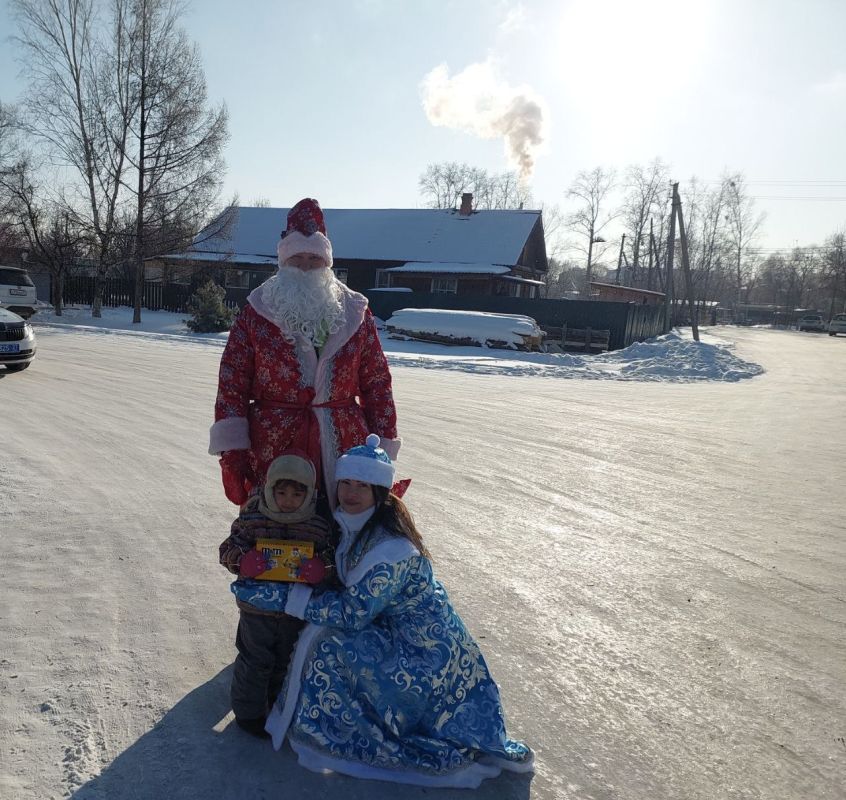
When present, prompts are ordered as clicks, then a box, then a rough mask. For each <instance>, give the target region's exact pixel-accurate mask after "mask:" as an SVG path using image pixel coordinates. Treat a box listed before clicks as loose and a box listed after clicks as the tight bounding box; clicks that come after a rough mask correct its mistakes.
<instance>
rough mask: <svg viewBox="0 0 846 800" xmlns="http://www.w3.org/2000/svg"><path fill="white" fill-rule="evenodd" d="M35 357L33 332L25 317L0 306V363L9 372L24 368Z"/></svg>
mask: <svg viewBox="0 0 846 800" xmlns="http://www.w3.org/2000/svg"><path fill="white" fill-rule="evenodd" d="M33 358H35V332H34V331H33V330H32V325H30V324H29V323H28V322H27V321H26V320H25V319H23V318H22V317H19V316H18V315H17V314H15V313H14V312H13V311H9V310H8V309H7V308H0V364H3V365H4V366H5V367H6V370H7V371H9V372H18V371H19V370H22V369H26V368H27V367H28V366H29V365H30V364H31V363H32V359H33Z"/></svg>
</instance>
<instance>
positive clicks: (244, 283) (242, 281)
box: [226, 269, 250, 289]
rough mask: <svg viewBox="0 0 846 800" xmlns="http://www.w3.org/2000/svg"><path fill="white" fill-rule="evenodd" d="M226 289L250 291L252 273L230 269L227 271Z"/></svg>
mask: <svg viewBox="0 0 846 800" xmlns="http://www.w3.org/2000/svg"><path fill="white" fill-rule="evenodd" d="M226 288H227V289H249V288H250V273H249V271H248V270H245V269H228V270H226Z"/></svg>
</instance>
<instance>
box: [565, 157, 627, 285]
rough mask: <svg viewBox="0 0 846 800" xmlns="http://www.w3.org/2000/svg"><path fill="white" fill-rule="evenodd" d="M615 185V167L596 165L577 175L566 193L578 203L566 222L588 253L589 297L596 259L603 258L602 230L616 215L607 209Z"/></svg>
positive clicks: (584, 251) (582, 249)
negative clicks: (606, 167) (597, 246)
mask: <svg viewBox="0 0 846 800" xmlns="http://www.w3.org/2000/svg"><path fill="white" fill-rule="evenodd" d="M615 185H616V183H615V173H614V170H611V169H604V168H603V167H596V168H595V169H592V170H590V171H589V172H585V171H583V172H580V173H579V174H578V175H576V178H575V180H574V181H573V183H572V184H571V185H570V188H569V189H568V190H567V197H568V198H570V199H571V200H574V201H575V202H576V204H577V205H576V209H575V210H574V211H572V212H571V213H570V214H569V216H568V217H567V225H568V227H569V228H570V229H571V230H574V231H575V232H576V236H577V241H576V244H575V248H576V249H577V250H579V251H580V252H582V253H584V254H585V256H586V257H587V263H586V266H585V287H584V288H585V291H586V292H587V296H588V297H589V296H590V282H591V280H592V278H593V274H592V273H593V264H594V260H595V258H600V257H601V255H602V252H603V251H604V249H605V248H604V245H605V240H604V239H603V238H602V237H601V236H600V234H601V233H602V231H603V230H604V229H605V226H606V225H608V223H609V222H611V220H613V219H614V218H615V217H616V216H617V213H616V212H615V211H608V210H607V209H606V205H607V202H608V197H609V195H610V193H611V191H612V190H613V189H614V187H615ZM597 244H598V245H600V247H599V248H596V245H597Z"/></svg>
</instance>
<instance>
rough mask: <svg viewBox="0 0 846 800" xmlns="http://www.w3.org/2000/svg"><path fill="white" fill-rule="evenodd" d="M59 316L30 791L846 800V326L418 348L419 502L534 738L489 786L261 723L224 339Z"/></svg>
mask: <svg viewBox="0 0 846 800" xmlns="http://www.w3.org/2000/svg"><path fill="white" fill-rule="evenodd" d="M40 316H41V315H40V314H39V315H37V316H36V318H35V320H36V325H37V328H36V333H37V336H38V345H39V350H38V354H37V356H36V358H35V361H34V362H33V365H32V366H31V367H30V369H28V370H25V371H23V372H18V373H6V372H4V371H3V370H2V369H0V408H2V426H0V436H2V442H3V446H2V454H3V458H2V460H0V531H2V541H3V560H4V570H3V581H2V584H0V643H2V647H0V798H3V800H6V798H9V800H45V799H47V798H63V797H73V798H74V800H123V798H127V799H128V798H132V800H163V799H166V800H195V798H196V799H198V800H199V799H200V798H202V799H203V800H205V799H206V798H215V800H236V799H238V800H240V798H264V800H276V799H277V798H278V799H279V800H313V798H324V799H325V800H365V799H366V800H394V798H400V797H401V798H403V800H406V799H408V798H410V800H432V799H433V798H437V800H468V798H470V797H471V796H472V798H473V799H474V800H811V799H813V800H842V798H843V787H844V785H846V695H844V692H843V687H844V685H846V593H844V582H843V576H844V574H846V528H844V516H846V515H844V499H843V498H844V495H843V483H844V479H846V461H844V456H843V454H844V453H845V452H846V415H844V414H843V398H844V394H845V393H846V349H844V348H846V339H843V338H839V339H834V338H829V337H828V336H825V335H822V336H818V335H813V334H799V333H796V332H791V331H771V330H748V329H729V328H721V329H715V330H712V331H711V335H712V336H713V335H714V334H716V336H715V337H714V338H713V339H712V340H711V341H710V342H703V343H702V344H701V345H700V346H699V350H701V349H702V347H703V346H705V345H706V344H709V345H710V346H712V347H715V348H717V349H719V350H721V351H723V352H725V353H727V354H731V355H733V357H735V358H738V359H741V360H742V361H743V362H744V363H747V364H753V363H757V364H761V365H762V367H765V368H766V372H764V373H762V374H760V375H759V376H758V377H756V378H755V380H745V381H740V382H730V381H725V380H720V379H711V380H705V379H703V378H701V377H700V378H697V379H696V381H695V382H691V381H690V380H689V378H684V379H680V380H675V379H668V376H667V375H661V374H659V375H658V376H656V377H655V378H654V379H651V380H640V379H632V378H631V376H629V377H627V378H626V379H625V380H622V381H621V380H568V381H561V380H554V379H553V378H554V377H560V376H561V375H567V377H573V375H572V374H570V371H569V368H567V367H565V366H563V365H561V364H559V365H558V366H557V367H552V366H550V365H549V364H547V365H544V366H543V368H542V369H541V368H540V367H539V366H538V365H536V364H534V363H533V362H532V361H531V360H525V358H524V356H526V355H528V354H513V353H510V352H508V353H504V355H505V356H506V357H507V360H503V361H500V362H498V363H499V364H500V365H504V364H510V365H512V369H511V370H510V371H509V370H508V369H505V368H503V371H501V372H495V371H492V372H489V373H487V374H477V373H475V372H474V371H473V370H472V369H469V368H467V367H468V366H470V365H472V364H474V363H478V362H473V361H471V360H469V356H462V355H459V356H457V357H455V358H453V357H452V356H450V355H449V353H450V352H451V350H450V349H449V348H436V347H434V346H433V347H428V346H427V347H423V348H419V349H418V352H416V353H412V351H410V350H407V351H403V352H402V353H400V352H399V351H397V350H395V349H394V350H392V351H391V353H390V358H391V362H392V373H393V380H394V392H395V397H396V400H397V406H398V414H399V427H400V433H401V435H402V437H403V446H402V450H401V452H400V458H399V460H398V462H397V466H398V470H399V473H400V474H401V476H402V477H411V478H413V483H412V485H411V489H410V490H409V492H408V494H407V495H406V499H407V501H408V503H409V506H410V508H411V510H412V512H413V513H414V515H415V519H416V521H417V524H418V526H419V527H420V529H421V531H422V532H423V535H424V537H425V538H426V540H427V545H428V546H429V548H430V549H431V551H432V553H433V559H434V562H433V563H434V568H435V570H436V573H437V575H438V577H439V579H440V580H441V581H442V582H443V583H444V585H445V586H446V588H447V591H448V592H449V595H450V598H451V600H452V602H453V604H454V605H455V607H456V609H457V610H458V612H459V613H460V614H461V615H462V617H463V618H464V620H465V622H466V623H467V625H468V627H469V629H470V630H471V631H472V632H473V634H474V635H475V636H476V638H477V640H478V642H479V644H480V646H481V648H482V650H483V652H484V655H485V658H486V660H487V662H488V664H489V666H490V668H491V671H492V673H493V675H494V677H495V678H496V679H497V681H498V683H499V685H500V689H501V692H502V698H503V704H504V708H505V711H506V714H507V722H508V730H509V733H510V734H511V735H512V736H515V737H519V738H522V739H525V740H526V741H527V742H528V743H529V744H530V745H531V746H532V747H533V748H535V750H536V752H537V772H536V774H535V775H534V777H532V778H529V777H528V776H517V775H503V776H502V777H501V778H498V779H496V780H493V781H487V782H485V783H483V784H482V786H481V787H480V788H479V789H478V790H477V791H474V792H471V793H468V792H466V791H438V790H421V789H414V788H412V787H397V786H394V785H391V784H382V783H373V782H368V781H356V780H354V779H352V778H345V777H343V776H338V775H332V774H330V775H320V774H314V773H311V772H308V771H307V770H305V769H303V768H301V767H300V766H299V765H298V764H297V763H296V759H295V756H294V754H293V753H292V751H291V750H290V748H288V747H287V746H285V747H283V749H282V750H281V751H280V752H279V753H275V752H274V751H273V750H272V749H271V748H270V746H269V745H267V743H265V742H259V741H256V740H255V739H253V738H251V737H249V736H247V735H246V734H243V733H242V732H241V731H239V730H238V729H237V727H236V726H235V725H234V724H233V720H232V715H231V712H230V710H229V699H228V684H229V680H230V674H231V663H232V660H233V657H234V654H235V647H234V638H235V630H236V621H237V611H236V608H235V605H234V603H233V602H232V597H231V595H230V593H229V591H228V585H229V582H230V580H231V576H230V575H229V574H228V573H227V572H225V570H223V569H222V568H221V567H220V566H219V565H218V563H217V547H218V544H219V542H220V541H222V540H223V539H224V538H225V536H226V535H227V534H228V531H229V526H230V524H231V521H232V519H233V516H234V513H235V507H234V506H233V505H231V504H230V503H228V502H227V500H226V499H225V497H224V495H223V491H222V488H221V486H220V476H219V470H218V465H217V460H216V459H214V458H212V457H210V456H208V455H207V452H206V448H207V444H208V428H209V425H210V423H211V421H212V409H213V404H214V397H215V392H216V387H217V372H218V365H219V361H220V353H221V347H222V343H223V340H224V338H225V337H222V338H220V337H218V338H215V337H207V338H205V339H203V338H200V337H195V336H190V335H187V334H184V333H174V329H173V328H172V327H171V326H172V324H173V323H172V322H166V320H165V318H164V317H157V316H154V315H152V314H149V313H147V312H145V314H144V318H145V323H144V324H145V325H150V326H153V325H156V326H158V327H159V328H160V329H161V330H164V334H161V333H155V332H153V331H149V330H147V331H140V332H134V333H129V332H122V331H119V330H118V331H116V330H114V329H112V330H105V329H102V328H97V327H96V326H93V325H87V327H85V328H78V327H69V326H61V327H58V326H52V325H44V324H43V323H39V322H38V317H40ZM107 316H108V312H107ZM45 319H46V318H45ZM66 321H67V318H66ZM80 321H85V322H88V321H89V320H88V319H87V318H85V317H82V318H81V320H80ZM113 324H117V322H116V321H113ZM717 337H719V338H717ZM721 342H722V343H721ZM385 343H386V345H387V346H388V347H394V344H395V343H393V342H391V341H390V340H386V342H385ZM667 343H668V348H666V349H665V350H664V352H665V354H666V352H675V350H670V349H669V345H671V346H672V348H679V349H678V352H680V353H684V352H686V348H687V342H686V340H685V338H684V337H683V336H680V337H677V338H675V339H669V340H667ZM401 344H402V345H403V347H407V346H411V344H412V343H401ZM728 344H731V345H732V347H729V346H728ZM638 347H640V346H638ZM661 347H663V345H661V344H660V343H659V344H658V348H659V350H660V349H661ZM635 352H638V351H635ZM649 352H653V351H649ZM656 352H657V351H656ZM477 354H478V350H477ZM618 357H622V358H624V359H626V360H623V361H621V362H620V363H621V364H629V365H631V364H635V363H636V362H637V361H638V359H633V358H628V357H624V356H622V354H620V355H619V356H618ZM487 358H488V361H489V362H491V363H497V359H496V358H495V356H494V353H493V351H491V352H490V353H488V354H487ZM432 362H439V364H440V365H441V366H440V367H439V368H436V369H420V368H419V367H420V366H429V365H430V363H432ZM447 363H452V364H456V363H457V364H464V367H465V368H464V369H463V371H462V370H460V369H457V368H455V367H452V368H449V367H443V366H442V365H443V364H447ZM522 370H525V371H522ZM616 372H617V374H618V375H619V369H616ZM682 373H683V370H680V371H679V372H678V373H673V375H674V376H676V377H681V375H682ZM717 374H724V373H717Z"/></svg>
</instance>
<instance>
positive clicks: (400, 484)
mask: <svg viewBox="0 0 846 800" xmlns="http://www.w3.org/2000/svg"><path fill="white" fill-rule="evenodd" d="M409 486H411V478H403V479H402V480H401V481H397V482H396V483H395V484H394V485H393V486H392V487H391V494H393V495H396V496H397V497H402V496H403V495H404V494H405V493H406V492H407V491H408V487H409Z"/></svg>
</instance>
